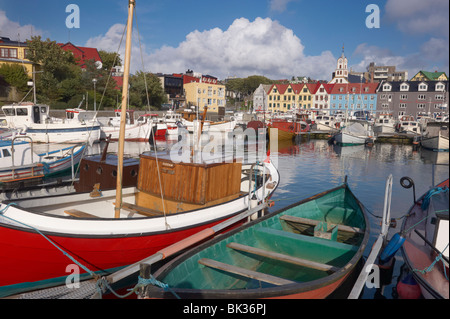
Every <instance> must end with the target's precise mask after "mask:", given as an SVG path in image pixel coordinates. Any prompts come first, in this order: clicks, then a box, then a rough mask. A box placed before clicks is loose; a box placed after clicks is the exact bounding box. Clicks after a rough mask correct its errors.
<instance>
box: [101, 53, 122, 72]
mask: <svg viewBox="0 0 450 319" xmlns="http://www.w3.org/2000/svg"><path fill="white" fill-rule="evenodd" d="M98 54H99V55H100V58H101V59H102V61H103V69H104V70H105V71H107V72H111V68H112V67H115V66H121V65H122V59H121V58H120V55H119V54H116V53H114V52H107V51H104V50H100V51H98Z"/></svg>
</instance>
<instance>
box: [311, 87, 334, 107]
mask: <svg viewBox="0 0 450 319" xmlns="http://www.w3.org/2000/svg"><path fill="white" fill-rule="evenodd" d="M333 87H334V84H328V83H322V82H319V83H317V84H316V87H315V88H314V91H313V96H314V104H313V108H314V109H316V110H327V111H329V110H330V94H331V91H332V90H333Z"/></svg>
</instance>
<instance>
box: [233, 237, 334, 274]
mask: <svg viewBox="0 0 450 319" xmlns="http://www.w3.org/2000/svg"><path fill="white" fill-rule="evenodd" d="M227 247H228V248H231V249H234V250H238V251H243V252H247V253H250V254H253V255H257V256H261V257H266V258H270V259H274V260H279V261H283V262H287V263H290V264H294V265H298V266H303V267H308V268H313V269H317V270H321V271H327V272H336V271H338V270H339V268H337V267H334V266H331V265H327V264H322V263H318V262H314V261H310V260H306V259H302V258H297V257H293V256H289V255H285V254H280V253H276V252H273V251H269V250H264V249H260V248H255V247H250V246H246V245H242V244H239V243H229V244H228V245H227Z"/></svg>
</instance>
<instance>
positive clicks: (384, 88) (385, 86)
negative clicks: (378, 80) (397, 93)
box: [383, 84, 392, 91]
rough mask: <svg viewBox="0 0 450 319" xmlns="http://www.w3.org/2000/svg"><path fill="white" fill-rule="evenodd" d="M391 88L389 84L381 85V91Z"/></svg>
mask: <svg viewBox="0 0 450 319" xmlns="http://www.w3.org/2000/svg"><path fill="white" fill-rule="evenodd" d="M391 89H392V87H391V85H390V84H385V85H383V91H390V90H391Z"/></svg>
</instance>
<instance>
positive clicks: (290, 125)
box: [268, 119, 310, 141]
mask: <svg viewBox="0 0 450 319" xmlns="http://www.w3.org/2000/svg"><path fill="white" fill-rule="evenodd" d="M268 128H269V135H270V134H271V133H270V132H271V129H277V130H278V140H280V141H282V140H292V139H294V138H295V137H296V136H297V135H298V134H300V133H302V132H308V131H309V129H310V127H309V124H308V123H306V122H304V121H292V120H283V119H272V120H271V121H270V123H269V125H268Z"/></svg>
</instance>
